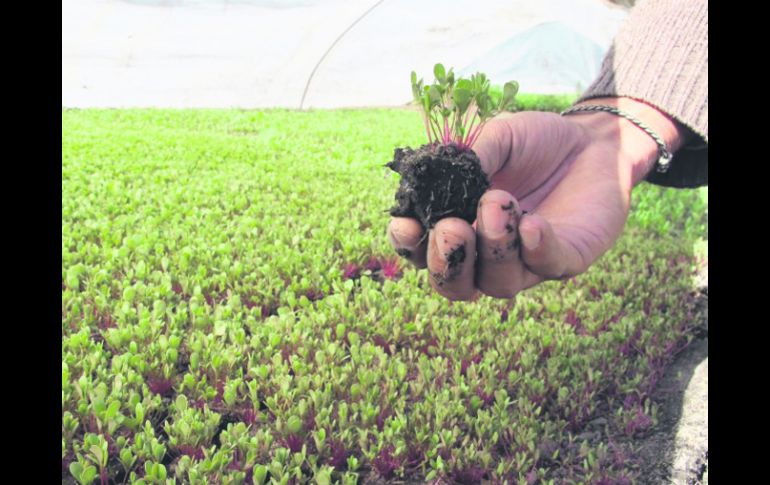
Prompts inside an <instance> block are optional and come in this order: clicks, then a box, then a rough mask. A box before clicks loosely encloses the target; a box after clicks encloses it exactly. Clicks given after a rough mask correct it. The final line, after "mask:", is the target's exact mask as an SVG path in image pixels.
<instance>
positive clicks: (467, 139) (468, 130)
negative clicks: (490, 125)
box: [465, 109, 479, 146]
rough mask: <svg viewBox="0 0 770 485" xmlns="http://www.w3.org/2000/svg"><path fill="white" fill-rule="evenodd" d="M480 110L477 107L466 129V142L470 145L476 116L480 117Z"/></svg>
mask: <svg viewBox="0 0 770 485" xmlns="http://www.w3.org/2000/svg"><path fill="white" fill-rule="evenodd" d="M478 114H479V110H478V109H476V110H474V111H473V118H471V122H470V123H469V124H468V129H467V131H466V135H465V144H466V145H468V146H470V143H469V140H470V139H471V135H472V134H473V123H475V122H476V118H477V117H478Z"/></svg>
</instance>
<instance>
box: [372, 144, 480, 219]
mask: <svg viewBox="0 0 770 485" xmlns="http://www.w3.org/2000/svg"><path fill="white" fill-rule="evenodd" d="M386 167H388V168H390V169H391V170H393V171H394V172H397V173H398V174H400V175H401V184H400V185H399V187H398V192H396V206H395V207H393V208H392V209H391V210H390V215H392V216H394V217H413V218H415V219H417V220H419V221H420V223H421V224H422V225H423V227H424V228H425V229H431V228H433V226H435V225H436V223H437V222H438V221H439V220H441V219H444V218H446V217H459V218H460V219H464V220H466V221H467V222H468V223H469V224H470V223H472V222H473V221H475V220H476V208H477V206H478V203H479V199H481V196H482V195H483V194H484V192H485V191H486V190H487V188H488V187H489V180H488V179H487V176H486V174H485V173H484V171H483V170H481V164H480V161H479V157H478V156H477V155H476V153H474V152H473V151H472V150H461V149H459V148H458V147H457V146H455V145H435V146H433V145H423V146H421V147H420V148H418V149H417V150H413V149H411V148H409V147H407V148H396V150H395V153H394V155H393V161H392V162H389V163H388V164H386Z"/></svg>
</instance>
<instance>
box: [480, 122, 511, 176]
mask: <svg viewBox="0 0 770 485" xmlns="http://www.w3.org/2000/svg"><path fill="white" fill-rule="evenodd" d="M513 116H514V115H513V114H512V113H505V114H501V115H498V116H497V117H495V118H494V119H491V120H489V121H488V122H487V123H486V124H485V125H484V127H483V128H482V130H481V133H480V134H479V138H478V140H476V142H475V143H474V144H473V151H474V152H476V155H478V156H479V160H480V161H481V169H482V170H484V173H486V174H487V176H489V177H491V176H492V175H494V174H496V173H497V172H498V171H499V170H500V169H501V168H502V167H503V165H505V162H506V161H507V160H508V159H509V158H510V155H511V147H512V145H513V129H512V126H511V123H510V118H512V117H513Z"/></svg>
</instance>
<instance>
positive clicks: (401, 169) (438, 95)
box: [386, 64, 519, 229]
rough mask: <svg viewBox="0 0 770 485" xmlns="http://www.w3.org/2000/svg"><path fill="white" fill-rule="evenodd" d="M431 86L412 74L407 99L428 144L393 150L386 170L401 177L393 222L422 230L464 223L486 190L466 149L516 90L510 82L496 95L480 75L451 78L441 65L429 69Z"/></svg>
mask: <svg viewBox="0 0 770 485" xmlns="http://www.w3.org/2000/svg"><path fill="white" fill-rule="evenodd" d="M433 73H434V75H435V81H434V82H433V84H430V85H424V84H423V80H422V79H420V80H417V74H416V73H415V72H414V71H412V94H413V96H414V100H415V102H416V103H417V104H418V105H419V106H420V109H421V111H422V117H423V123H424V125H425V131H426V133H427V136H428V143H427V144H426V145H423V146H421V147H420V148H418V149H417V150H413V149H412V148H409V147H406V148H396V150H395V153H394V156H393V161H391V162H389V163H388V164H386V166H387V167H388V168H390V169H391V170H393V171H394V172H397V173H399V174H400V175H401V184H400V185H399V188H398V192H396V202H397V205H396V206H395V207H393V208H392V209H391V211H390V214H391V215H392V216H394V217H413V218H416V219H418V220H419V221H420V222H421V223H422V225H423V227H425V228H426V229H430V228H432V227H433V226H434V225H435V224H436V223H437V222H438V221H439V220H441V219H443V218H446V217H459V218H461V219H465V220H466V221H468V222H469V223H471V222H473V221H474V220H475V219H476V206H477V205H478V203H479V199H481V196H482V195H483V194H484V192H485V191H486V190H487V188H488V187H489V180H488V178H487V175H486V174H485V173H484V171H483V170H482V168H481V163H480V160H479V157H478V156H477V155H476V153H475V152H474V151H473V150H472V147H473V144H474V143H475V142H476V141H477V140H478V139H479V136H480V135H481V133H482V130H483V129H484V126H485V125H486V123H487V122H488V121H489V120H490V119H491V118H492V117H494V116H495V115H497V114H498V113H500V112H502V111H512V110H513V109H514V98H515V96H516V93H517V91H518V89H519V85H518V83H517V82H515V81H511V82H507V83H505V85H504V86H503V92H502V95H495V94H494V93H491V92H490V82H489V80H488V79H487V76H486V75H485V74H483V73H476V74H474V75H472V76H471V78H470V79H464V78H457V79H455V75H454V72H453V71H452V69H449V71H448V72H447V71H446V69H445V68H444V66H443V65H442V64H436V65H435V67H434V68H433Z"/></svg>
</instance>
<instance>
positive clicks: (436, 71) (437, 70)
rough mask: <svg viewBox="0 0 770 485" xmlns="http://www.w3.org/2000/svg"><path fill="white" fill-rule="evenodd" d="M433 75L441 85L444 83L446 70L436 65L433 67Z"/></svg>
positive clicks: (442, 66) (440, 65)
mask: <svg viewBox="0 0 770 485" xmlns="http://www.w3.org/2000/svg"><path fill="white" fill-rule="evenodd" d="M433 75H434V76H436V79H437V80H438V81H439V82H440V83H443V82H445V81H446V70H445V69H444V65H443V64H436V65H435V66H433Z"/></svg>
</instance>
